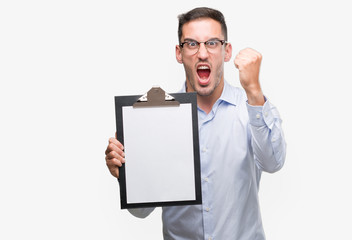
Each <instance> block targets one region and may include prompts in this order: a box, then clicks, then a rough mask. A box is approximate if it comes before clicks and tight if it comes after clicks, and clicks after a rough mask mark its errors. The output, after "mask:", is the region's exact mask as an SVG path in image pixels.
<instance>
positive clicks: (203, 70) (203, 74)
mask: <svg viewBox="0 0 352 240" xmlns="http://www.w3.org/2000/svg"><path fill="white" fill-rule="evenodd" d="M210 72H211V70H210V67H209V66H207V65H199V66H198V67H197V74H198V81H199V84H201V85H207V84H208V83H209V80H210Z"/></svg>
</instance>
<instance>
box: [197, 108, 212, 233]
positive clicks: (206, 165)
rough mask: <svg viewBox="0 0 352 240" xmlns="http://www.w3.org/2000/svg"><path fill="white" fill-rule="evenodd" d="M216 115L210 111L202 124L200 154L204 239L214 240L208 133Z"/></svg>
mask: <svg viewBox="0 0 352 240" xmlns="http://www.w3.org/2000/svg"><path fill="white" fill-rule="evenodd" d="M213 117H214V114H213V112H210V113H209V114H208V115H207V116H206V117H205V118H204V119H203V120H204V121H202V123H201V124H200V155H201V161H202V162H201V167H202V200H203V205H202V215H203V227H204V240H213V239H214V238H213V228H214V222H213V214H212V211H213V209H212V206H213V201H212V194H211V192H212V190H211V187H212V185H211V184H212V179H211V177H210V165H211V159H210V153H211V152H210V151H211V149H210V146H208V144H207V143H208V139H209V137H208V134H209V132H208V131H207V127H208V125H209V121H211V120H212V119H213Z"/></svg>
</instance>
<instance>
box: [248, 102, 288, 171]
mask: <svg viewBox="0 0 352 240" xmlns="http://www.w3.org/2000/svg"><path fill="white" fill-rule="evenodd" d="M247 109H248V115H249V125H250V129H251V133H252V140H251V142H252V147H253V153H254V159H255V162H256V164H257V166H258V168H259V169H260V170H262V171H265V172H269V173H274V172H276V171H278V170H280V169H281V168H282V166H283V165H284V162H285V157H286V142H285V138H284V134H283V130H282V127H281V122H282V120H281V118H280V115H279V112H278V110H277V108H276V107H275V106H274V105H272V104H271V103H270V102H269V101H268V100H266V102H265V103H264V106H251V105H249V104H248V102H247Z"/></svg>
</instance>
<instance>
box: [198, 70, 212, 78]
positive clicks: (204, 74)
mask: <svg viewBox="0 0 352 240" xmlns="http://www.w3.org/2000/svg"><path fill="white" fill-rule="evenodd" d="M197 72H198V76H199V77H200V78H201V79H204V80H205V79H207V78H208V77H209V75H210V70H209V69H198V70H197Z"/></svg>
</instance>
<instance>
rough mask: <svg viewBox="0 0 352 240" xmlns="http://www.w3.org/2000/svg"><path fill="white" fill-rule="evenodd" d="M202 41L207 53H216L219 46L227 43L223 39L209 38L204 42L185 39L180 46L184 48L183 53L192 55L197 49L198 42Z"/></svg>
mask: <svg viewBox="0 0 352 240" xmlns="http://www.w3.org/2000/svg"><path fill="white" fill-rule="evenodd" d="M201 43H204V46H205V48H206V49H207V50H208V52H209V53H217V52H218V51H219V49H220V46H222V45H224V43H227V42H226V41H225V40H219V39H210V40H208V41H205V42H198V41H196V40H186V41H184V42H183V43H181V44H180V47H181V48H183V49H184V51H185V53H186V54H188V55H194V54H196V53H197V52H198V51H199V47H200V44H201Z"/></svg>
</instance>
